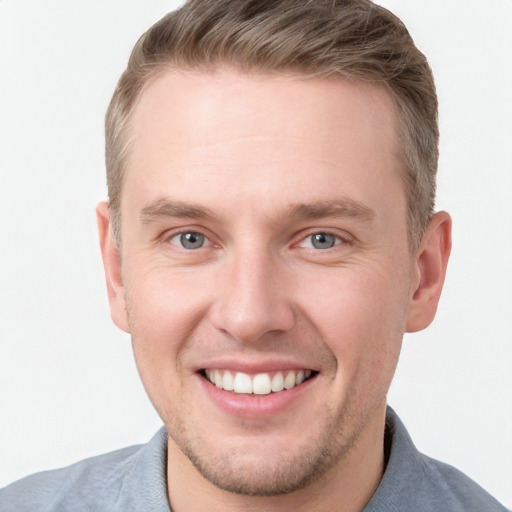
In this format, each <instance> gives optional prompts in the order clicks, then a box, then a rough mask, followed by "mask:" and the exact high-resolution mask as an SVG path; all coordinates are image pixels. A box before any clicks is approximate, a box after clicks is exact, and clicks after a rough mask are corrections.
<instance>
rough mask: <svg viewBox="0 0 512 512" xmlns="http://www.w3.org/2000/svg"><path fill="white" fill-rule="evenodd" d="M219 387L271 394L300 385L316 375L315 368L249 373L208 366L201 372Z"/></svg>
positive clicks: (240, 392) (258, 393)
mask: <svg viewBox="0 0 512 512" xmlns="http://www.w3.org/2000/svg"><path fill="white" fill-rule="evenodd" d="M201 374H202V375H203V377H204V378H205V379H207V380H209V381H210V382H211V383H212V384H214V385H215V386H216V387H217V388H219V389H223V390H224V391H231V392H233V393H236V394H248V395H269V394H271V393H280V392H282V391H286V390H289V389H292V388H294V387H297V386H300V385H301V384H303V383H304V382H306V381H307V380H309V379H312V378H313V377H315V376H316V375H317V374H318V372H316V371H314V370H305V369H304V370H285V371H278V372H269V373H258V374H256V375H249V374H247V373H243V372H232V371H230V370H221V369H210V368H207V369H205V370H203V371H202V372H201Z"/></svg>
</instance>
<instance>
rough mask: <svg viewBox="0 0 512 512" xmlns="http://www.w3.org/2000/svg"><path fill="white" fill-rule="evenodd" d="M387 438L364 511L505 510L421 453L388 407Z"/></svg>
mask: <svg viewBox="0 0 512 512" xmlns="http://www.w3.org/2000/svg"><path fill="white" fill-rule="evenodd" d="M386 438H387V442H388V444H389V445H390V451H389V459H388V463H387V467H386V471H385V472H384V476H383V478H382V481H381V484H380V486H379V488H378V489H377V492H376V493H375V495H374V497H373V498H372V500H371V501H370V503H369V504H368V505H367V508H365V512H374V511H380V510H392V511H397V512H399V511H402V510H403V511H410V510H421V511H423V512H437V511H439V510H445V511H447V512H483V511H485V512H506V509H505V507H503V506H502V505H500V503H498V501H496V500H495V499H494V498H493V497H492V496H491V495H490V494H488V493H487V492H486V491H485V490H484V489H482V488H481V487H480V486H479V485H478V484H477V483H475V482H474V481H473V480H471V479H470V478H469V477H468V476H466V475H465V474H464V473H462V472H461V471H459V470H458V469H456V468H454V467H452V466H450V465H448V464H444V463H442V462H439V461H437V460H434V459H432V458H430V457H427V456H426V455H423V454H422V453H420V452H419V451H418V450H417V449H416V447H415V446H414V444H413V442H412V440H411V438H410V437H409V434H408V433H407V430H406V429H405V426H404V425H403V423H402V422H401V421H400V419H399V418H398V416H397V415H396V414H395V413H394V411H393V410H392V409H390V408H389V409H388V414H387V417H386Z"/></svg>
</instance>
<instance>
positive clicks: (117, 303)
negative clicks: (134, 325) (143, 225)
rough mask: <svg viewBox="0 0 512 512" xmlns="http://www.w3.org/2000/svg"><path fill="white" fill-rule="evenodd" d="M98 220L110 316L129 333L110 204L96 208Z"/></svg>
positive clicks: (102, 204) (119, 259) (102, 203)
mask: <svg viewBox="0 0 512 512" xmlns="http://www.w3.org/2000/svg"><path fill="white" fill-rule="evenodd" d="M96 219H97V223H98V234H99V239H100V248H101V255H102V257H103V267H104V269H105V280H106V284H107V293H108V301H109V304H110V314H111V316H112V320H113V321H114V323H115V324H116V325H117V326H118V327H119V328H120V329H121V330H123V331H125V332H129V325H128V315H127V311H126V301H125V295H124V286H123V279H122V269H121V257H120V254H119V250H118V247H117V244H116V241H115V240H114V237H113V235H112V229H111V227H110V211H109V207H108V203H106V202H101V203H99V204H98V206H97V207H96Z"/></svg>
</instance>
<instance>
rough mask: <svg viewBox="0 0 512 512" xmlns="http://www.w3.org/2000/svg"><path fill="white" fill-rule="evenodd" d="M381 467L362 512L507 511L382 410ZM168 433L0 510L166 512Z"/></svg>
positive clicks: (47, 476)
mask: <svg viewBox="0 0 512 512" xmlns="http://www.w3.org/2000/svg"><path fill="white" fill-rule="evenodd" d="M386 445H387V452H388V461H387V466H386V471H385V473H384V477H383V478H382V481H381V483H380V485H379V487H378V489H377V491H376V492H375V494H374V496H373V497H372V499H371V500H370V502H369V503H368V504H367V505H366V507H365V508H364V511H363V512H377V511H378V512H401V511H403V512H415V511H421V512H440V511H442V512H444V511H446V512H507V511H506V509H505V507H503V506H502V505H500V504H499V503H498V502H497V501H496V500H495V499H494V498H492V497H491V496H490V495H489V494H487V493H486V492H485V491H484V490H483V489H482V488H481V487H480V486H478V485H477V484H476V483H475V482H473V481H472V480H471V479H469V478H468V477H467V476H466V475H464V474H463V473H461V472H460V471H458V470H457V469H455V468H453V467H451V466H448V465H446V464H443V463H441V462H438V461H436V460H433V459H431V458H429V457H426V456H425V455H422V454H421V453H420V452H418V450H416V448H415V446H414V444H413V443H412V440H411V438H410V437H409V434H408V433H407V431H406V429H405V427H404V425H403V424H402V422H401V421H400V419H399V418H398V416H397V415H396V414H395V412H394V411H393V410H392V409H391V408H388V411H387V416H386ZM166 460H167V434H166V431H165V429H164V428H162V429H161V430H159V431H158V432H157V433H156V435H155V436H154V437H153V438H152V439H151V441H150V442H149V443H147V444H145V445H140V446H132V447H129V448H124V449H122V450H117V451H115V452H112V453H107V454H105V455H100V456H98V457H93V458H90V459H86V460H83V461H80V462H78V463H76V464H73V465H72V466H69V467H67V468H62V469H57V470H53V471H45V472H42V473H37V474H35V475H31V476H28V477H26V478H24V479H22V480H19V481H17V482H15V483H13V484H11V485H9V486H7V487H5V488H4V489H2V490H0V512H34V511H37V512H54V511H55V512H57V511H58V512H64V511H70V512H85V511H94V512H101V511H109V512H171V508H170V506H169V502H168V499H167V486H166Z"/></svg>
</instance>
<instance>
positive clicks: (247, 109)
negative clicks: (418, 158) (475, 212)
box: [126, 69, 400, 202]
mask: <svg viewBox="0 0 512 512" xmlns="http://www.w3.org/2000/svg"><path fill="white" fill-rule="evenodd" d="M396 124H397V123H396V116H395V109H394V106H393V102H392V99H391V97H390V95H389V94H388V92H387V91H386V90H385V89H384V88H383V87H377V86H374V85H370V84H364V83H361V82H350V81H347V80H345V79H341V78H329V79H304V78H301V77H298V76H294V75H286V74H285V75H264V74H249V73H242V72H239V71H236V70H232V69H220V70H216V71H215V72H208V73H206V72H193V71H169V72H166V73H164V74H162V75H161V76H159V77H158V78H157V79H156V80H154V82H152V83H151V84H150V85H149V86H148V88H147V89H146V91H145V92H144V94H143V95H142V97H141V99H140V101H139V103H138V105H137V106H136V108H135V111H134V113H133V116H132V120H131V140H132V142H131V145H130V151H129V155H128V162H127V169H126V172H127V176H126V183H127V184H131V186H130V187H127V188H129V189H131V192H130V194H131V195H132V199H135V200H138V199H140V200H141V201H142V200H143V199H145V200H147V199H153V200H154V199H155V197H152V198H148V197H147V196H148V195H151V194H153V195H154V194H155V193H156V191H160V192H161V193H162V194H163V195H165V194H169V193H174V194H181V193H188V192H187V190H188V188H190V187H193V186H194V184H196V185H200V186H201V190H205V187H206V188H208V194H207V195H205V197H204V200H205V201H208V200H214V199H215V198H216V193H217V192H218V197H217V199H222V195H223V194H224V198H225V197H227V196H226V194H227V195H229V191H231V192H232V193H233V194H236V193H239V194H240V196H243V195H244V197H245V198H246V199H254V200H258V199H259V198H264V197H268V196H269V192H270V190H269V188H271V187H272V184H275V185H276V186H279V187H282V186H283V183H284V181H286V187H287V195H288V196H289V197H290V201H292V202H307V201H308V200H309V197H308V195H309V194H310V193H311V194H312V195H314V194H316V193H317V192H318V191H317V190H316V188H315V187H316V185H318V186H322V187H324V189H326V187H327V188H328V187H329V183H332V185H333V187H334V184H335V183H338V184H339V183H341V182H343V183H345V186H344V188H345V189H346V190H343V191H341V192H340V193H343V194H344V195H347V194H348V195H352V196H354V195H355V196H357V195H362V196H363V195H364V193H365V189H368V187H369V185H370V184H371V185H372V188H373V189H376V187H378V185H379V183H380V182H382V180H390V179H391V180H394V181H396V182H398V181H400V179H399V174H400V173H399V171H398V167H399V158H398V156H397V155H398V149H397V137H396ZM219 180H221V181H223V184H224V188H222V187H221V188H219V187H218V186H217V184H218V182H219ZM283 180H284V181H283ZM340 180H341V181H340ZM350 181H353V182H354V183H352V184H351V183H349V182H350ZM358 181H359V184H358V183H357V182H358ZM171 182H172V186H171ZM228 185H229V186H228ZM313 185H315V186H313ZM187 187H188V188H187ZM333 187H331V188H333ZM228 189H229V190H228ZM127 192H129V191H128V190H127ZM196 192H197V194H200V189H199V187H197V190H196ZM324 192H325V190H324ZM332 193H333V194H335V191H334V190H332ZM294 195H300V196H302V197H293V196H294ZM270 196H271V197H272V196H273V195H272V194H270ZM198 197H199V196H198ZM177 199H181V197H177ZM187 199H188V198H187ZM274 199H275V198H274ZM312 199H315V198H312ZM354 199H355V200H359V199H360V198H359V197H354Z"/></svg>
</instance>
